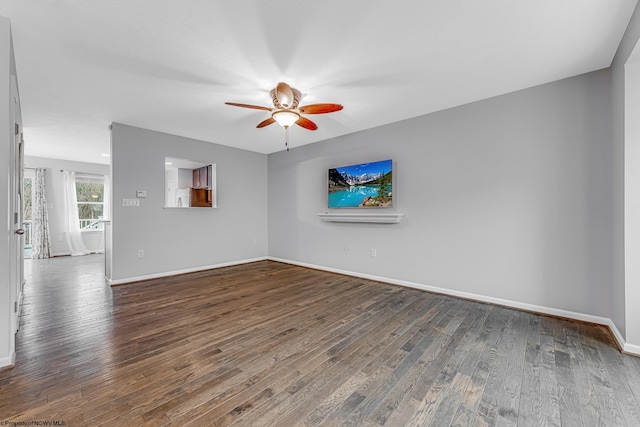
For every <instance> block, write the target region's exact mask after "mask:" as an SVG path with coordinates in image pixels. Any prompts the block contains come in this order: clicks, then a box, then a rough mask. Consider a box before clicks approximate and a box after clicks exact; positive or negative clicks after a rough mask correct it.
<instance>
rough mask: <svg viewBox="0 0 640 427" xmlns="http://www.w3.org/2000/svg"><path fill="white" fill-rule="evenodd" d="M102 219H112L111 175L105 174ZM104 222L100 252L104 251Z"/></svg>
mask: <svg viewBox="0 0 640 427" xmlns="http://www.w3.org/2000/svg"><path fill="white" fill-rule="evenodd" d="M102 203H103V205H102V219H103V220H105V221H106V220H110V219H111V181H110V180H109V176H108V175H105V176H104V191H103V192H102ZM104 227H105V226H104V224H103V230H102V233H101V234H100V246H99V247H98V253H104V234H105V232H104Z"/></svg>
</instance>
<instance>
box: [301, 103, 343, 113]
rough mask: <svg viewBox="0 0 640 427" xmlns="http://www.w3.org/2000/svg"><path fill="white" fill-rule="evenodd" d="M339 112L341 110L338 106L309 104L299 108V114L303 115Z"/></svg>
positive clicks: (340, 106)
mask: <svg viewBox="0 0 640 427" xmlns="http://www.w3.org/2000/svg"><path fill="white" fill-rule="evenodd" d="M340 110H342V105H340V104H311V105H305V106H304V107H300V112H301V113H303V114H325V113H333V112H334V111H340Z"/></svg>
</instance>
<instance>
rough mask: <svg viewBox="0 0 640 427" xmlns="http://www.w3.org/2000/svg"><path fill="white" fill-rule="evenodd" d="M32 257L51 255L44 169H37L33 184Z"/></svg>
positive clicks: (40, 257)
mask: <svg viewBox="0 0 640 427" xmlns="http://www.w3.org/2000/svg"><path fill="white" fill-rule="evenodd" d="M31 194H32V197H33V198H32V203H31V219H32V223H31V245H32V248H31V258H32V259H43V258H49V257H51V238H50V236H49V214H48V212H47V197H46V194H45V186H44V169H42V168H38V169H36V176H35V179H34V180H33V185H32V186H31Z"/></svg>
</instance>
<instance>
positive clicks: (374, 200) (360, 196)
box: [329, 159, 393, 208]
mask: <svg viewBox="0 0 640 427" xmlns="http://www.w3.org/2000/svg"><path fill="white" fill-rule="evenodd" d="M391 164H392V162H391V159H389V160H382V161H379V162H372V163H362V164H359V165H351V166H342V167H339V168H332V169H329V207H330V208H376V207H377V208H386V207H389V206H391V203H392V201H393V183H392V179H391V178H392V173H391Z"/></svg>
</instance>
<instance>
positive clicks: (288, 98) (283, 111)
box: [225, 82, 343, 151]
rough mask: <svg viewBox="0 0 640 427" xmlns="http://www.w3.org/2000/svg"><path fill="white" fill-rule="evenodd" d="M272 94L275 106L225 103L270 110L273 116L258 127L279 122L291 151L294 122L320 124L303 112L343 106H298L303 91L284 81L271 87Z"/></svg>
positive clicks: (308, 126)
mask: <svg viewBox="0 0 640 427" xmlns="http://www.w3.org/2000/svg"><path fill="white" fill-rule="evenodd" d="M270 94H271V101H272V102H273V108H269V107H263V106H260V105H249V104H238V103H236V102H225V104H227V105H232V106H234V107H242V108H251V109H254V110H263V111H270V112H271V117H269V118H267V119H266V120H263V121H262V122H260V123H259V124H258V126H256V127H257V128H263V127H265V126H269V125H270V124H272V123H274V122H277V123H278V124H279V125H280V126H282V127H283V128H284V129H285V131H286V140H285V145H286V147H287V151H289V128H290V127H291V126H292V125H293V124H296V125H298V126H300V127H303V128H305V129H307V130H316V129H318V126H317V125H316V124H315V123H314V122H312V121H311V120H309V119H307V118H306V117H302V116H301V114H326V113H333V112H336V111H340V110H342V108H343V107H342V105H340V104H311V105H305V106H302V107H298V103H299V102H300V99H301V98H302V94H301V92H300V91H299V90H298V89H295V88H292V87H291V86H289V85H288V84H286V83H284V82H280V83H278V85H277V86H276V87H275V88H273V89H271V92H270Z"/></svg>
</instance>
